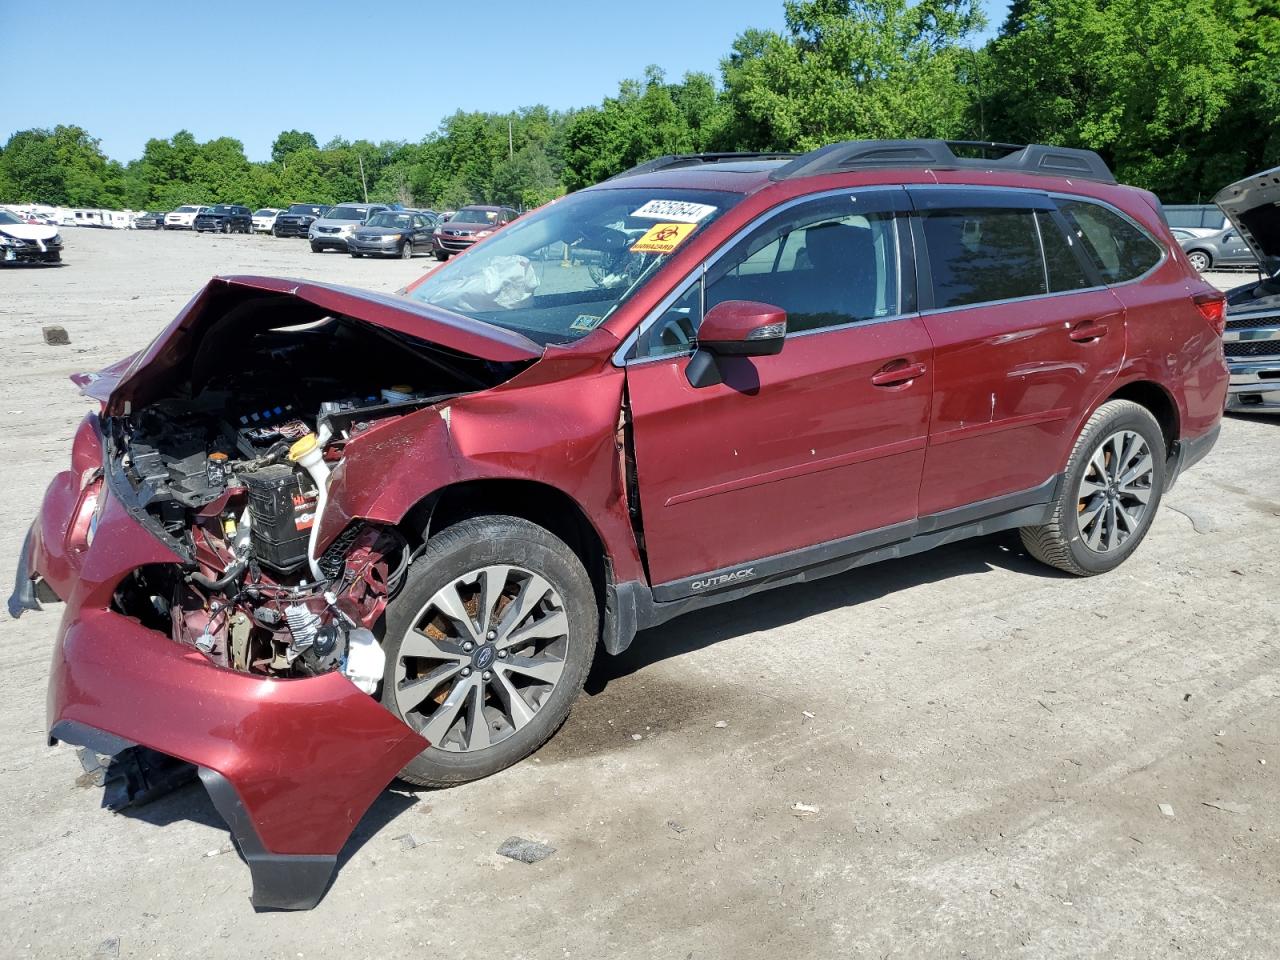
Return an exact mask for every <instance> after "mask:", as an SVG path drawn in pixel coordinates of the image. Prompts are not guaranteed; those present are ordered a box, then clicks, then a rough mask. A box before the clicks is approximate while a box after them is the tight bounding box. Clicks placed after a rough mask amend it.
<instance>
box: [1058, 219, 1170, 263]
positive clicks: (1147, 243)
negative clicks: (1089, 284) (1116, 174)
mask: <svg viewBox="0 0 1280 960" xmlns="http://www.w3.org/2000/svg"><path fill="white" fill-rule="evenodd" d="M1058 209H1059V210H1061V211H1062V214H1063V216H1065V217H1066V218H1067V223H1068V224H1069V225H1070V226H1071V230H1072V232H1073V233H1074V234H1075V236H1076V239H1077V240H1079V241H1080V242H1081V243H1082V244H1083V245H1084V250H1085V253H1087V254H1088V255H1089V259H1090V260H1092V261H1093V264H1094V266H1096V267H1097V268H1098V272H1099V273H1101V274H1102V279H1103V280H1105V281H1106V282H1107V283H1121V282H1123V281H1125V280H1132V279H1133V278H1134V277H1137V276H1141V275H1142V274H1144V273H1146V272H1147V271H1148V270H1150V269H1151V268H1152V267H1154V266H1155V265H1156V264H1157V263H1158V262H1159V261H1160V255H1161V250H1160V247H1159V245H1158V244H1157V243H1156V242H1155V241H1154V240H1152V239H1151V238H1150V237H1149V236H1147V234H1146V233H1144V232H1143V231H1142V230H1140V229H1138V228H1137V227H1136V226H1134V225H1133V224H1132V223H1130V222H1129V221H1128V220H1126V219H1125V218H1124V217H1121V216H1119V215H1118V214H1115V213H1112V212H1111V211H1110V210H1108V209H1107V208H1106V207H1104V206H1101V205H1099V204H1096V203H1089V202H1087V201H1085V200H1059V201H1058Z"/></svg>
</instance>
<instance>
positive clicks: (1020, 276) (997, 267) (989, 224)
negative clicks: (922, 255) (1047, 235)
mask: <svg viewBox="0 0 1280 960" xmlns="http://www.w3.org/2000/svg"><path fill="white" fill-rule="evenodd" d="M924 234H925V243H926V244H927V245H928V250H929V266H930V269H931V271H932V273H933V305H934V307H935V308H938V309H944V308H947V307H963V306H968V305H969V304H974V303H988V302H991V301H993V300H1014V299H1017V298H1019V297H1034V296H1038V295H1040V294H1043V293H1045V292H1047V291H1046V289H1045V267H1044V261H1043V260H1042V259H1041V257H1040V240H1039V237H1038V236H1037V235H1036V221H1035V214H1034V213H1033V212H1032V211H1031V210H1016V209H1009V208H1004V207H980V208H970V209H952V210H939V211H936V212H928V213H925V214H924Z"/></svg>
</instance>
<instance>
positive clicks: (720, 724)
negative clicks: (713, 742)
mask: <svg viewBox="0 0 1280 960" xmlns="http://www.w3.org/2000/svg"><path fill="white" fill-rule="evenodd" d="M728 725H729V721H728V720H717V721H716V729H717V730H723V729H724V728H725V727H727V726H728Z"/></svg>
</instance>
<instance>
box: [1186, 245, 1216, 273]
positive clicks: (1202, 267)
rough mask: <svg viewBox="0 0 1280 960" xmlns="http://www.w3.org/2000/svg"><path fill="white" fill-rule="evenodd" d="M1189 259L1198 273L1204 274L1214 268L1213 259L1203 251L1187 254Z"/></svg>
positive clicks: (1193, 251)
mask: <svg viewBox="0 0 1280 960" xmlns="http://www.w3.org/2000/svg"><path fill="white" fill-rule="evenodd" d="M1187 259H1188V260H1190V261H1191V265H1192V266H1193V267H1195V268H1196V273H1204V272H1205V271H1206V270H1208V269H1209V268H1210V267H1211V266H1213V258H1212V257H1210V256H1209V254H1207V253H1205V252H1204V251H1203V250H1192V251H1191V252H1190V253H1188V254H1187Z"/></svg>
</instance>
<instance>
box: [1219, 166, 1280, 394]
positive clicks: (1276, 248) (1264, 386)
mask: <svg viewBox="0 0 1280 960" xmlns="http://www.w3.org/2000/svg"><path fill="white" fill-rule="evenodd" d="M1213 200H1214V202H1215V203H1216V204H1217V205H1218V206H1219V207H1221V208H1222V211H1223V212H1224V213H1225V214H1226V215H1227V217H1228V218H1229V219H1230V220H1231V225H1232V227H1233V229H1235V230H1236V231H1237V232H1238V233H1239V235H1240V237H1241V239H1242V240H1244V242H1245V243H1246V244H1248V246H1249V249H1250V252H1251V254H1252V255H1253V257H1254V258H1255V259H1256V261H1257V265H1258V273H1259V276H1258V278H1257V279H1256V280H1250V281H1249V282H1248V283H1245V284H1241V285H1240V286H1238V287H1235V288H1234V289H1232V290H1229V291H1227V320H1226V332H1225V333H1224V334H1223V341H1224V342H1223V348H1224V349H1225V351H1226V355H1227V367H1228V368H1229V369H1230V371H1231V388H1230V409H1232V410H1240V411H1244V412H1252V413H1280V167H1276V168H1274V169H1271V170H1264V171H1263V172H1262V173H1255V174H1254V175H1253V176H1250V177H1245V178H1244V179H1243V180H1240V181H1238V182H1236V183H1233V184H1231V185H1230V186H1228V187H1225V188H1224V189H1222V190H1221V191H1220V192H1219V193H1218V195H1217V196H1215V197H1214V198H1213Z"/></svg>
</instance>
